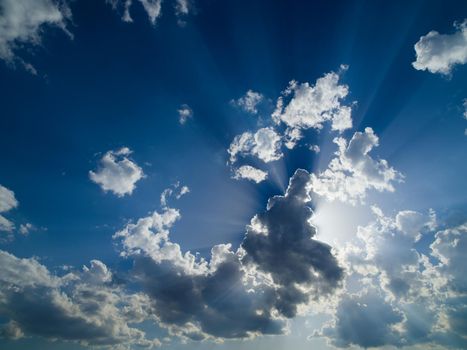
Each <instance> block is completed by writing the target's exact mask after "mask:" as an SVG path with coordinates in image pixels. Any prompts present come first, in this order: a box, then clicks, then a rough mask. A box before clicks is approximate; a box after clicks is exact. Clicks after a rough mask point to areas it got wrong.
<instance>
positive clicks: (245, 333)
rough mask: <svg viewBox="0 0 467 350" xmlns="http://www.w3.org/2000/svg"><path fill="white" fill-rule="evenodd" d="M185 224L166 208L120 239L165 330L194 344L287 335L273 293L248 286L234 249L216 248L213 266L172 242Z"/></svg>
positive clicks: (128, 229) (129, 227) (126, 230)
mask: <svg viewBox="0 0 467 350" xmlns="http://www.w3.org/2000/svg"><path fill="white" fill-rule="evenodd" d="M179 218H180V213H179V212H178V210H176V209H172V208H164V210H163V212H162V213H158V212H154V213H153V214H152V215H151V216H149V217H145V218H141V219H139V220H138V221H137V222H136V223H134V224H132V223H130V224H128V225H127V226H126V227H125V228H124V229H123V230H121V231H119V232H117V233H116V234H115V235H114V238H115V239H120V240H121V243H122V247H123V251H122V254H123V255H124V256H130V257H132V258H133V259H134V262H135V271H134V273H135V275H136V276H137V280H138V281H139V282H140V283H141V284H142V286H143V289H144V290H145V292H146V293H147V295H148V296H149V298H150V299H151V307H152V310H153V312H154V313H155V315H156V317H157V318H158V320H159V322H160V323H161V325H163V326H165V327H167V328H168V329H169V331H170V332H171V334H173V335H176V336H179V337H183V338H190V339H193V340H201V339H206V338H244V337H249V336H253V335H255V334H278V333H282V332H283V330H282V328H283V327H284V323H283V321H282V320H280V319H277V318H274V317H273V316H272V315H271V312H270V311H269V303H270V302H269V299H270V297H269V293H267V292H266V291H262V290H257V291H250V290H249V289H248V288H247V287H246V286H245V285H244V282H243V279H244V278H245V275H244V272H243V270H242V266H241V263H240V261H239V259H238V256H237V254H235V253H234V252H233V251H232V250H231V246H230V245H217V246H214V247H213V248H212V251H211V259H210V261H209V262H207V261H206V260H204V259H198V258H197V257H196V256H195V255H193V254H192V253H190V252H186V253H183V252H182V250H181V248H180V246H179V245H178V244H177V243H173V242H171V241H170V239H169V229H170V228H171V227H172V226H173V224H174V223H175V222H176V221H177V220H178V219H179Z"/></svg>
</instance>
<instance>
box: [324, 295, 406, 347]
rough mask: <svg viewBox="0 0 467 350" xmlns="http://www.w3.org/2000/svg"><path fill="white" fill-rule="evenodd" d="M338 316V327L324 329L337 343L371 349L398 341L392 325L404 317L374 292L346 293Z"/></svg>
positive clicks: (337, 344)
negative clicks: (347, 294)
mask: <svg viewBox="0 0 467 350" xmlns="http://www.w3.org/2000/svg"><path fill="white" fill-rule="evenodd" d="M336 316H337V320H336V324H335V326H334V327H332V328H326V329H325V330H324V334H325V335H327V336H330V337H331V338H332V342H333V344H334V345H336V346H339V347H347V346H350V345H359V346H361V347H363V348H368V347H377V346H382V345H386V344H397V343H398V342H399V335H398V333H397V332H396V331H394V330H393V329H392V328H391V327H392V326H394V325H395V324H397V323H399V322H401V321H402V320H403V317H402V313H401V312H399V311H398V310H395V309H393V307H392V306H391V305H390V304H389V303H387V302H386V301H385V300H384V299H383V298H382V297H381V296H380V295H378V294H377V293H375V292H373V291H370V292H367V293H366V294H363V295H361V296H344V297H343V298H342V299H341V301H340V303H339V306H338V308H337V315H336Z"/></svg>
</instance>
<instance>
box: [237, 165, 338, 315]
mask: <svg viewBox="0 0 467 350" xmlns="http://www.w3.org/2000/svg"><path fill="white" fill-rule="evenodd" d="M309 179H310V175H309V174H308V172H306V171H305V170H301V169H299V170H297V171H296V172H295V174H294V175H293V176H292V178H291V179H290V183H289V187H288V189H287V192H286V194H285V195H284V196H274V197H272V198H270V199H269V202H268V205H267V210H266V211H265V212H263V213H260V214H258V215H256V216H255V218H254V219H253V220H252V224H251V225H250V226H249V227H248V230H247V235H246V237H245V239H244V241H243V243H242V248H243V249H244V250H245V252H246V254H245V256H244V257H243V262H244V263H245V264H246V265H254V267H255V268H257V269H258V270H260V271H262V272H265V273H267V274H270V275H271V277H272V280H273V281H274V283H275V284H276V285H278V290H277V301H276V306H277V308H278V310H279V311H280V312H281V313H282V314H283V315H285V316H287V317H293V316H295V314H296V312H297V310H296V307H297V305H299V304H302V303H306V302H307V301H308V299H309V297H310V296H319V295H321V294H326V293H329V292H331V291H332V290H334V289H335V288H336V287H337V286H338V284H339V282H340V281H341V279H342V277H343V270H342V268H341V267H339V265H338V263H337V260H336V258H335V257H334V256H333V254H332V252H331V247H330V246H329V245H327V244H325V243H322V242H320V241H317V240H314V239H313V237H314V236H315V234H316V229H315V227H314V226H312V225H311V224H310V219H311V217H312V215H313V212H312V210H311V208H310V207H309V206H308V205H307V203H308V202H309V201H310V198H309V196H308V191H309V189H308V183H309ZM297 285H301V286H302V287H304V288H301V289H299V288H297ZM305 291H307V292H305ZM310 291H313V293H315V295H312V294H311V293H310Z"/></svg>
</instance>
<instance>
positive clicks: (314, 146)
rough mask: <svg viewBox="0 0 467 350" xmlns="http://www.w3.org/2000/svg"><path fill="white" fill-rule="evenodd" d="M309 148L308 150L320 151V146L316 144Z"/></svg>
mask: <svg viewBox="0 0 467 350" xmlns="http://www.w3.org/2000/svg"><path fill="white" fill-rule="evenodd" d="M309 149H310V151H312V152H315V153H319V152H321V148H320V147H319V146H318V145H311V146H310V147H309Z"/></svg>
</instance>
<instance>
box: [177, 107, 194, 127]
mask: <svg viewBox="0 0 467 350" xmlns="http://www.w3.org/2000/svg"><path fill="white" fill-rule="evenodd" d="M177 112H178V121H179V122H180V124H181V125H185V123H186V122H187V121H188V119H191V118H193V111H192V109H191V108H190V106H188V105H186V104H183V105H181V106H180V108H179V109H178V110H177Z"/></svg>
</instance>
